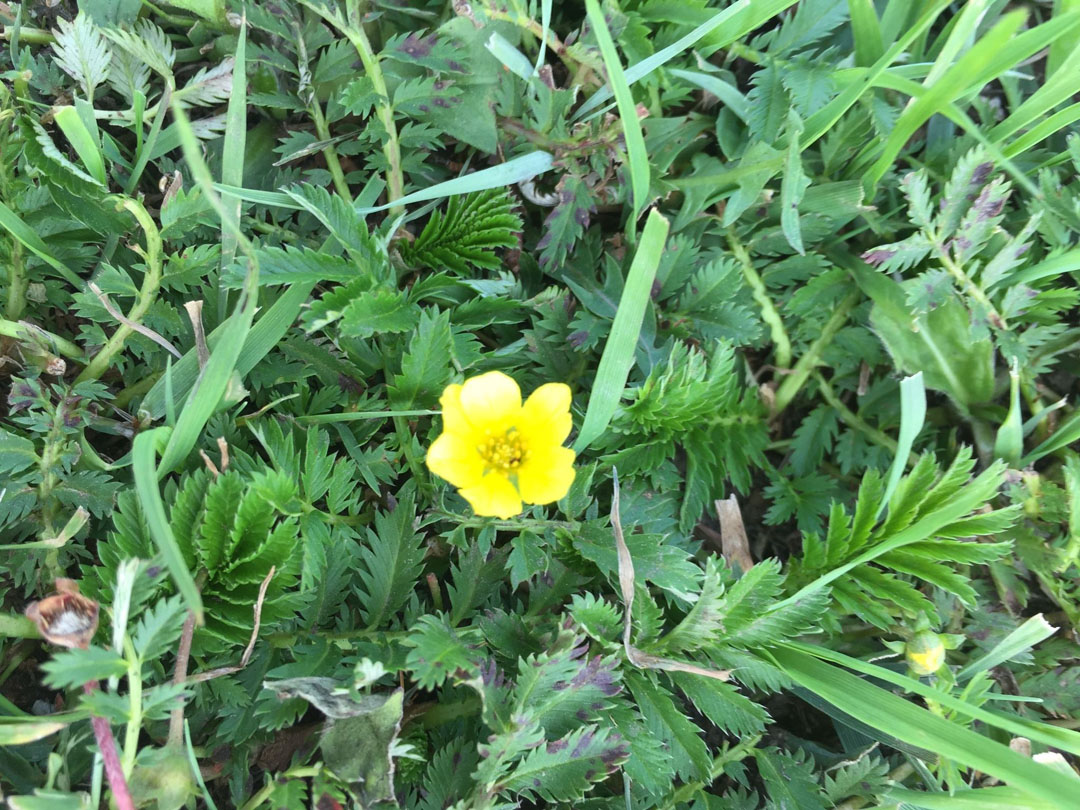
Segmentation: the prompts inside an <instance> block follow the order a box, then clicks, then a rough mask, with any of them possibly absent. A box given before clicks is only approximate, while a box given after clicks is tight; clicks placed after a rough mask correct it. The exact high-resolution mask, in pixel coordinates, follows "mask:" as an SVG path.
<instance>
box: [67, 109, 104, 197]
mask: <svg viewBox="0 0 1080 810" xmlns="http://www.w3.org/2000/svg"><path fill="white" fill-rule="evenodd" d="M54 119H55V121H56V124H57V126H59V127H60V129H61V131H62V132H63V133H64V137H65V138H67V139H68V143H70V144H71V148H72V149H74V150H75V154H77V155H78V156H79V160H81V161H82V164H83V166H84V167H86V171H87V172H88V173H89V174H90V176H91V177H93V178H94V179H95V180H97V181H98V182H99V183H101V185H103V186H104V185H105V184H106V183H107V178H106V175H105V159H104V158H103V157H102V156H101V146H100V145H99V144H98V142H97V141H95V140H94V136H93V134H91V132H90V130H89V129H87V128H86V124H84V123H83V120H82V118H81V117H80V116H79V111H78V110H76V109H75V108H74V107H57V108H56V114H55V116H54Z"/></svg>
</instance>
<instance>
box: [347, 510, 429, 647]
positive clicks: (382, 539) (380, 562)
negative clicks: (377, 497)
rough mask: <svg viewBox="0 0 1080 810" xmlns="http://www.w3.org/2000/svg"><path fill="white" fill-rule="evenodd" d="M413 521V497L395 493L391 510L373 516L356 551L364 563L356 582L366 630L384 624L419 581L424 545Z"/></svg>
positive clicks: (414, 518) (414, 511)
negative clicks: (373, 520)
mask: <svg viewBox="0 0 1080 810" xmlns="http://www.w3.org/2000/svg"><path fill="white" fill-rule="evenodd" d="M415 520H416V506H415V504H414V501H413V495H412V494H411V493H406V494H402V493H398V503H397V506H396V507H395V508H394V510H393V511H391V512H389V513H387V512H378V513H376V515H375V525H374V530H371V529H369V530H368V542H367V544H366V545H365V546H364V547H363V548H362V549H361V551H360V556H361V558H362V559H363V561H364V568H363V569H362V570H361V572H360V581H361V583H362V586H361V588H362V593H363V596H364V600H363V603H362V604H363V606H364V607H363V616H364V621H365V622H366V623H367V626H368V627H369V628H376V627H380V626H381V625H382V624H383V623H384V622H386V621H388V620H389V619H390V617H391V616H393V615H394V614H395V613H396V612H397V611H398V610H399V609H400V608H401V606H402V605H403V604H404V603H405V601H406V600H407V599H408V598H409V594H410V593H412V590H413V588H414V587H415V586H416V581H417V580H418V579H419V578H420V572H421V570H422V563H423V560H424V543H423V537H422V536H421V535H420V534H419V533H418V532H417V531H416V528H415Z"/></svg>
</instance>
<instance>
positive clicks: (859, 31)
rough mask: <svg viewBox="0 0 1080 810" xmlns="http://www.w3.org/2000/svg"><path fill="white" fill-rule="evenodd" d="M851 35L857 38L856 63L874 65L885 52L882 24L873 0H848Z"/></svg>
mask: <svg viewBox="0 0 1080 810" xmlns="http://www.w3.org/2000/svg"><path fill="white" fill-rule="evenodd" d="M848 14H849V15H850V16H851V35H852V37H853V38H854V39H855V64H856V65H872V64H874V62H876V61H877V60H878V59H880V58H881V54H882V53H884V52H885V43H884V42H882V39H881V24H880V23H879V22H878V16H877V11H875V10H874V4H873V2H872V0H848Z"/></svg>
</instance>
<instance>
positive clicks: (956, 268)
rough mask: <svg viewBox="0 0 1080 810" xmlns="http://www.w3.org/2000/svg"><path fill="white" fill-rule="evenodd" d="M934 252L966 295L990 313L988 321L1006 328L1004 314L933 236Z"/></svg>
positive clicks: (1007, 326) (1000, 327)
mask: <svg viewBox="0 0 1080 810" xmlns="http://www.w3.org/2000/svg"><path fill="white" fill-rule="evenodd" d="M933 244H934V252H935V253H937V257H938V260H939V261H940V262H941V264H942V266H943V267H944V268H945V269H946V270H948V271H949V274H950V275H951V276H952V277H953V278H954V279H955V280H956V283H957V284H959V285H960V288H961V289H963V290H964V291H965V292H966V293H967V294H968V295H970V296H971V297H972V298H974V299H975V300H976V301H978V302H979V303H980V304H982V306H983V307H984V308H985V309H986V311H987V313H989V315H990V322H991V323H992V324H993V325H994V326H996V327H998V328H999V329H1008V328H1009V325H1008V323H1006V321H1005V318H1004V316H1003V315H1002V314H1001V313H1000V312H998V310H997V307H995V306H994V304H993V303H992V302H991V301H990V298H989V297H988V296H987V294H986V293H985V292H983V290H982V288H981V287H980V286H979V285H978V284H976V283H975V282H974V281H972V280H971V277H970V276H968V274H967V273H965V272H964V268H962V267H961V266H960V265H959V264H958V263H957V262H956V261H955V260H954V259H953V257H952V256H950V255H949V251H948V250H946V249H945V247H944V246H942V245H941V240H940V239H937V238H935V239H934V240H933Z"/></svg>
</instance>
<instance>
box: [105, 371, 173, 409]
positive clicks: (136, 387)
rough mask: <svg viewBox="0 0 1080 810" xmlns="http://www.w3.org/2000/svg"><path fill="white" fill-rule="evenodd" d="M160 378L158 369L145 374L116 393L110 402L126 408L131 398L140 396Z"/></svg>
mask: <svg viewBox="0 0 1080 810" xmlns="http://www.w3.org/2000/svg"><path fill="white" fill-rule="evenodd" d="M160 378H161V372H160V371H155V372H153V373H151V374H147V375H146V376H145V377H143V378H142V379H141V380H139V381H138V382H136V383H132V384H131V385H129V386H128V387H127V388H125V389H124V390H123V391H121V392H120V393H119V394H117V395H116V398H115V399H113V403H112V404H113V405H115V406H116V407H117V408H121V409H123V408H126V407H127V406H128V403H129V402H131V400H133V399H134V398H135V397H137V396H141V395H142V394H145V393H146V392H147V391H149V390H150V389H151V388H153V387H154V383H156V382H157V381H158V380H159V379H160Z"/></svg>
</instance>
